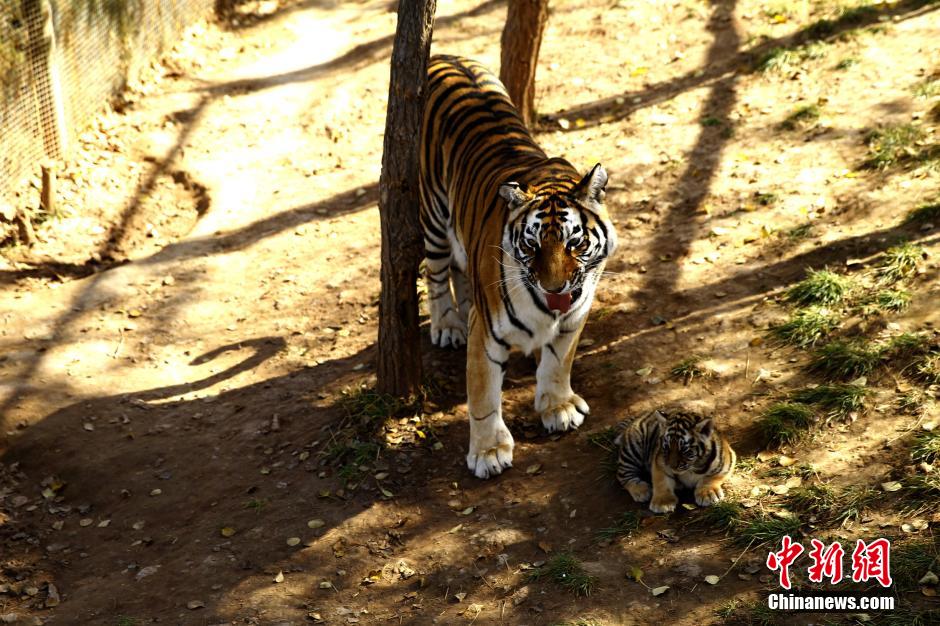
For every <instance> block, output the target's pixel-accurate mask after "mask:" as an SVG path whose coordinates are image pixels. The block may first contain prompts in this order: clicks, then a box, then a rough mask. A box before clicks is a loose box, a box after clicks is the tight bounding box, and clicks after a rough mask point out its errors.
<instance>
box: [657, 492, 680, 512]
mask: <svg viewBox="0 0 940 626" xmlns="http://www.w3.org/2000/svg"><path fill="white" fill-rule="evenodd" d="M678 503H679V499H678V498H676V496H675V495H673V494H671V493H670V494H667V495H665V496H660V497H658V498H653V501H652V502H650V511H652V512H653V513H672V512H673V511H675V510H676V505H677V504H678Z"/></svg>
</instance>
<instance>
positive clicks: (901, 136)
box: [862, 124, 929, 169]
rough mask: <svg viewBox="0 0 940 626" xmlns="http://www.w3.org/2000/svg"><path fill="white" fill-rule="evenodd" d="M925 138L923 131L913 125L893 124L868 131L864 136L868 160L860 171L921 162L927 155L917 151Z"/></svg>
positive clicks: (863, 163)
mask: <svg viewBox="0 0 940 626" xmlns="http://www.w3.org/2000/svg"><path fill="white" fill-rule="evenodd" d="M925 137H926V134H925V133H924V131H923V129H922V128H920V127H918V126H914V125H913V124H895V125H891V126H884V127H882V128H877V129H875V130H872V131H870V132H869V133H868V134H867V135H866V136H865V144H866V145H867V146H868V158H867V159H866V160H865V161H864V162H862V169H886V168H888V167H893V166H895V165H899V164H901V163H905V162H909V161H923V160H927V159H928V158H929V155H927V154H923V151H918V150H917V144H918V142H920V141H923V139H924V138H925Z"/></svg>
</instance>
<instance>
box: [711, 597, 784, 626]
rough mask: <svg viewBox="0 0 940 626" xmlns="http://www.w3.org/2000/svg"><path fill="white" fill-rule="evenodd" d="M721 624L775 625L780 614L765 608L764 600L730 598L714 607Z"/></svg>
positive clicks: (743, 625) (778, 621) (746, 625)
mask: <svg viewBox="0 0 940 626" xmlns="http://www.w3.org/2000/svg"><path fill="white" fill-rule="evenodd" d="M715 615H717V616H718V617H719V618H720V619H721V620H722V623H723V624H734V625H735V626H775V625H776V624H779V623H780V615H779V614H778V613H777V612H776V611H772V610H770V609H769V608H767V602H766V601H764V600H749V601H745V600H741V599H740V598H732V599H730V600H728V601H727V602H724V603H723V604H721V606H719V607H718V608H717V609H715Z"/></svg>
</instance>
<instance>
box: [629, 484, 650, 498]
mask: <svg viewBox="0 0 940 626" xmlns="http://www.w3.org/2000/svg"><path fill="white" fill-rule="evenodd" d="M626 490H627V491H628V492H629V493H630V495H631V496H632V497H633V501H634V502H649V501H650V496H651V495H652V494H651V493H650V486H649V484H647V483H644V482H635V483H630V484H628V485H627V486H626Z"/></svg>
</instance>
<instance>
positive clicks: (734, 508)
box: [696, 500, 745, 532]
mask: <svg viewBox="0 0 940 626" xmlns="http://www.w3.org/2000/svg"><path fill="white" fill-rule="evenodd" d="M744 514H745V510H744V507H743V506H741V504H740V503H739V502H736V501H734V500H721V501H719V502H716V503H715V504H713V505H712V506H710V507H708V508H706V509H702V510H701V511H700V512H699V514H698V518H697V519H696V522H698V523H701V524H704V525H705V526H708V527H709V528H715V529H717V530H722V531H725V532H733V531H734V530H735V529H737V528H739V527H740V526H741V524H743V523H744Z"/></svg>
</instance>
